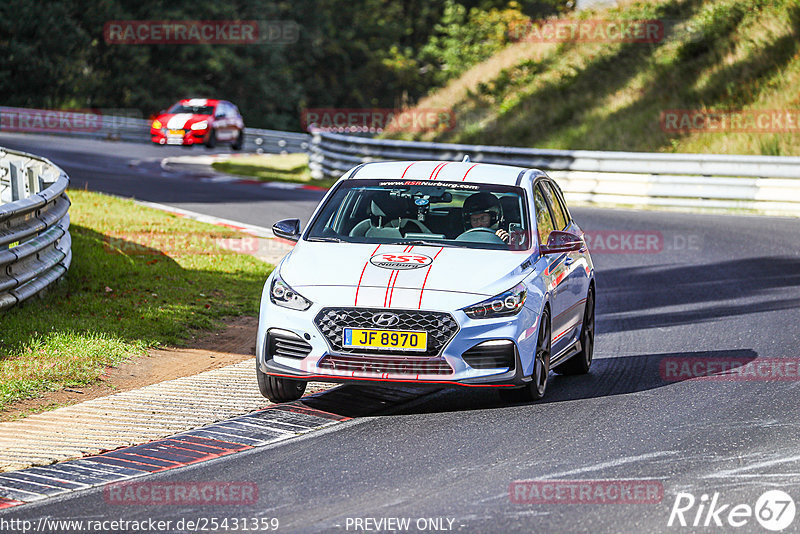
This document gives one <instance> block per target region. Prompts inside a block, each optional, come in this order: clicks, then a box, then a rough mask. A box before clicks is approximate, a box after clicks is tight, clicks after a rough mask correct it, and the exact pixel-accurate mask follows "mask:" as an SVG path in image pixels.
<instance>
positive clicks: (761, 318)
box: [0, 134, 800, 533]
mask: <svg viewBox="0 0 800 534" xmlns="http://www.w3.org/2000/svg"><path fill="white" fill-rule="evenodd" d="M0 146H8V147H10V148H17V149H22V150H26V151H29V152H34V153H37V154H41V155H44V156H46V157H48V158H50V159H52V160H53V161H54V162H55V163H56V164H58V165H60V166H62V167H63V168H64V169H65V170H66V171H67V172H68V173H69V174H70V176H71V177H72V180H73V187H83V186H84V185H85V186H86V187H88V188H89V189H91V190H97V191H104V192H109V193H113V194H116V195H124V196H134V197H136V198H139V199H144V200H150V201H154V202H161V203H165V204H170V205H174V206H178V207H182V208H185V209H191V210H194V211H199V212H202V213H207V214H210V215H215V216H219V217H225V218H229V219H234V220H238V221H241V222H245V223H249V224H254V225H259V226H270V225H271V224H272V223H273V222H275V221H276V220H278V219H281V218H284V217H289V216H299V217H301V218H302V219H304V220H306V219H307V217H308V215H309V214H310V212H311V210H312V209H313V207H314V205H315V204H316V202H317V201H318V200H319V198H320V193H318V192H315V191H305V190H296V191H284V190H278V189H267V188H262V187H259V186H251V185H246V184H224V183H209V182H203V181H201V180H200V179H199V178H198V177H197V176H194V175H192V174H191V173H164V172H163V171H162V169H161V168H160V166H159V164H158V160H159V158H160V157H163V156H164V155H165V154H167V153H170V154H173V153H175V154H178V155H185V154H195V153H197V154H199V153H206V151H205V150H204V149H194V150H185V149H181V148H174V149H172V148H170V149H164V148H162V147H154V146H147V145H133V144H124V143H107V142H100V141H86V140H76V139H64V138H55V137H44V136H11V135H9V134H2V135H0ZM572 211H573V215H574V217H575V218H576V220H577V221H578V223H579V224H580V225H581V226H582V227H583V228H584V230H586V231H587V232H588V233H589V234H590V235H594V236H600V238H601V239H602V240H603V241H602V243H603V246H602V247H601V246H600V242H595V245H596V246H593V247H592V255H593V258H594V261H595V266H596V269H597V292H598V301H597V331H598V337H597V343H596V350H595V361H594V363H593V366H592V370H591V373H590V374H589V375H586V376H580V377H561V376H557V375H554V374H551V375H550V378H551V381H550V383H549V385H548V390H547V395H546V397H545V399H544V400H543V401H540V402H537V403H531V404H518V405H508V404H503V403H502V402H501V401H500V399H499V397H498V395H497V393H496V392H494V391H493V390H491V389H476V390H472V389H444V390H440V391H438V392H433V393H430V392H428V393H425V394H424V395H423V394H421V396H420V397H418V398H417V400H415V401H412V402H411V403H408V404H405V405H403V406H400V407H399V408H395V409H394V410H393V411H390V412H389V413H384V414H382V415H379V416H375V417H367V418H354V419H352V420H350V421H348V422H345V423H342V424H339V425H337V426H336V427H332V428H331V429H330V430H327V431H322V432H319V433H315V434H310V435H308V436H306V437H303V438H300V439H295V440H291V441H289V442H287V443H283V444H277V445H275V446H268V447H265V448H261V449H255V450H252V451H248V452H244V453H240V454H236V455H233V456H230V457H225V458H219V459H217V460H213V461H210V462H207V463H203V464H198V465H196V466H190V467H187V468H183V469H178V470H174V471H170V472H166V473H162V474H157V475H152V476H149V477H147V478H144V479H138V480H139V481H143V480H145V481H148V482H167V481H192V482H206V481H238V482H251V483H255V484H256V485H257V487H258V495H259V497H258V502H257V503H256V504H254V505H245V506H218V505H217V506H195V507H183V506H137V505H134V506H122V505H119V506H114V505H109V504H108V503H107V502H106V500H105V499H104V496H103V490H102V489H95V490H87V491H84V492H79V493H73V494H70V495H68V496H66V497H63V498H54V499H51V500H47V501H45V502H42V503H40V504H36V503H34V504H29V505H25V506H22V507H19V508H16V509H12V510H10V511H6V512H0V518H3V517H12V514H13V517H14V518H19V519H31V520H34V521H36V520H38V519H39V518H41V517H49V518H57V519H67V518H75V519H99V518H106V519H123V520H142V519H147V518H156V519H160V520H172V521H173V524H175V523H174V522H175V521H178V520H180V519H182V518H183V519H187V518H193V519H197V518H210V517H216V518H219V519H220V520H221V519H222V518H234V517H238V518H277V519H278V520H279V524H280V527H279V529H278V530H279V531H284V532H323V531H326V532H338V531H340V532H357V531H358V532H363V531H365V530H366V528H361V529H358V528H356V525H357V524H358V523H356V519H361V520H363V519H364V518H375V519H376V520H380V519H381V518H383V519H386V518H410V529H409V530H410V531H412V532H415V531H417V529H418V527H424V529H425V530H427V531H431V530H435V529H434V528H433V527H439V528H440V530H447V529H451V530H458V531H463V532H506V531H508V532H592V533H599V532H609V533H611V532H661V531H675V532H697V531H703V532H730V531H736V532H766V530H765V529H764V528H763V527H762V526H761V525H760V524H759V522H758V520H757V519H756V517H754V516H750V517H747V516H745V517H744V518H743V519H742V518H739V519H735V518H734V520H738V521H744V526H742V527H740V528H733V527H732V526H731V525H730V524H728V521H729V517H728V514H729V512H730V511H731V509H733V507H734V506H736V505H740V504H746V505H749V506H750V507H751V510H752V509H755V508H756V503H757V501H758V499H759V497H760V496H761V495H762V494H764V493H765V492H766V491H767V490H773V489H777V490H783V491H785V492H787V493H789V494H790V495H791V496H793V497H794V499H795V501H797V500H798V498H800V410H798V406H800V378H798V373H797V371H798V369H797V363H798V361H800V354H798V351H799V350H800V328H798V325H800V253H798V250H800V220H793V219H783V218H765V217H753V216H723V215H696V214H688V213H675V212H656V211H628V210H604V209H588V208H573V209H572ZM593 232H595V233H594V234H592V233H593ZM639 234H642V235H656V236H659V237H658V238H657V242H656V243H657V244H656V246H653V247H651V248H650V249H649V250H648V249H644V250H642V249H639V250H630V249H626V250H620V249H619V248H616V249H614V247H615V246H617V245H619V243H621V242H628V241H630V242H631V243H632V242H634V239H635V236H636V235H639ZM615 236H616V237H615ZM625 236H628V237H625ZM595 239H597V238H596V237H595ZM626 240H628V241H626ZM610 249H614V250H610ZM75 261H80V259H79V258H77V259H76V260H75ZM466 267H467V266H465V268H466ZM709 361H714V362H725V361H733V362H737V365H739V366H740V370H741V369H742V368H749V369H751V370H752V369H753V368H754V366H755V364H759V363H761V362H767V363H768V364H769V365H768V366H766V367H765V366H761V367H758V369H760V370H759V371H758V373H756V374H753V373H751V374H747V373H736V372H734V373H733V375H729V378H728V379H723V380H719V379H717V380H707V379H691V380H690V379H688V378H690V376H688V375H683V374H680V373H679V374H670V371H669V369H671V368H670V367H669V366H670V365H671V364H676V363H677V364H678V365H683V364H685V363H686V362H690V363H696V362H701V363H702V362H709ZM747 366H749V367H747ZM692 368H696V366H695V367H692ZM680 369H683V367H680ZM730 376H732V377H733V378H730ZM351 387H352V386H351ZM554 479H560V480H570V481H605V482H603V483H595V485H594V486H592V488H595V489H596V488H601V489H602V488H606V491H607V493H606V494H605V495H606V496H607V499H608V500H610V501H612V502H598V500H597V499H595V500H594V501H591V500H587V499H585V498H575V499H572V500H573V502H571V503H566V502H565V501H566V500H569V499H566V498H564V497H563V495H562V496H561V497H559V498H558V499H555V498H553V497H552V493H548V494H547V495H550V497H549V498H546V494H545V492H544V491H545V490H544V488H546V487H549V488H550V490H552V487H551V486H548V485H547V484H545V483H544V482H543V481H546V480H554ZM519 480H534V481H540V482H541V483H540V484H537V485H530V486H524V488H529V489H528V490H526V491H522V492H521V493H516V494H515V491H517V489H518V488H516V489H515V490H513V491H512V492H511V494H510V493H509V491H510V487H511V484H512V483H513V482H514V481H519ZM621 480H624V481H644V482H642V484H656V485H657V486H658V487H660V488H663V496H662V495H659V496H658V497H657V498H651V499H649V500H648V502H644V503H639V504H635V503H631V502H626V503H619V502H615V500H614V499H612V498H611V493H610V492H608V488H609V487H611V486H613V485H614V484H616V483H617V482H614V481H621ZM609 481H611V482H609ZM603 484H606V485H605V486H603ZM530 488H539V489H540V490H542V493H541V496H542V498H544V499H545V500H546V502H545V503H543V504H534V503H532V502H529V501H530V500H531V495H532V491H533V490H532V489H530ZM680 492H685V493H689V494H692V495H693V496H694V497H695V498H696V499H697V504H695V505H694V507H692V508H687V511H686V512H685V514H684V516H683V517H684V518H685V520H686V521H687V523H689V524H690V525H691V523H692V522H693V521H695V517H696V515H698V511H700V512H702V513H700V515H699V521H700V523H699V524H698V526H697V527H692V526H687V527H680V526H678V524H679V523H678V520H677V519H675V518H673V519H674V522H673V525H672V527H671V528H669V527H668V526H667V524H668V521H669V519H670V515H671V511H672V508H673V505H674V504H675V502H676V495H678V493H680ZM715 493H717V494H718V495H717V504H716V506H717V508H720V507H721V506H724V505H728V506H727V507H726V509H724V511H723V512H722V513H720V514H719V515H718V516H715V517H707V514H706V510H708V508H709V502H710V501H711V500H712V499H713V498H714V495H715ZM704 494H705V495H706V496H707V497H706V498H705V499H703V501H702V502H704V503H705V504H703V506H705V510H699V504H700V502H701V499H702V495H704ZM645 500H647V499H645ZM515 501H523V502H515ZM590 501H591V502H590ZM686 502H687V501H686V500H684V501H682V505H683V504H685V503H686ZM759 509H761V508H759ZM754 513H755V512H754ZM787 513H788V512H787ZM717 517H718V518H719V519H720V520H721V521H722V524H723V526H722V527H719V526H717V527H715V526H714V524H715V518H717ZM437 518H440V519H441V521H433V520H435V519H437ZM421 519H422V520H423V521H422V522H419V520H421ZM429 519H430V520H431V521H428V520H429ZM707 519H708V521H709V522H710V523H708V524H710V525H711V526H710V527H709V528H706V529H703V528H702V526H700V525H703V524H705V523H704V522H705V521H706V520H707ZM450 520H452V522H451V521H450ZM360 524H361V525H362V527H365V526H366V525H371V526H373V527H374V526H375V524H374V523H364V522H363V521H362V522H361V523H360ZM219 531H220V532H222V531H224V530H223V529H221V528H220V529H219ZM797 531H800V517H798V518H796V519H795V520H794V523H793V524H792V525H791V526H790V527H788V528H787V529H786V530H784V532H797Z"/></svg>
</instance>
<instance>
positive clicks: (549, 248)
mask: <svg viewBox="0 0 800 534" xmlns="http://www.w3.org/2000/svg"><path fill="white" fill-rule="evenodd" d="M584 246H585V245H584V243H583V239H581V237H580V236H577V235H575V234H573V233H570V232H560V231H558V230H554V231H552V232H550V237H548V238H547V244H546V245H542V246H541V248H540V250H539V251H540V252H541V253H542V255H545V254H563V253H565V252H575V251H578V250H580V249H582V248H583V247H584Z"/></svg>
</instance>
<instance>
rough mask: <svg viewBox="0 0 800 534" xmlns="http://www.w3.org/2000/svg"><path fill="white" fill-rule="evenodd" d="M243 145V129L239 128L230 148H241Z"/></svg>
mask: <svg viewBox="0 0 800 534" xmlns="http://www.w3.org/2000/svg"><path fill="white" fill-rule="evenodd" d="M243 146H244V130H239V136H238V137H237V138H236V141H234V142H233V144H232V145H231V148H232V149H233V150H241V149H242V147H243Z"/></svg>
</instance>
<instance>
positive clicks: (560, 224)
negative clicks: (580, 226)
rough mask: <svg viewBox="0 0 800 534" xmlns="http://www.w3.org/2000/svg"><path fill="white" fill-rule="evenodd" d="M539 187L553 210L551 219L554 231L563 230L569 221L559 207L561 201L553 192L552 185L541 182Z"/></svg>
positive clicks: (562, 209)
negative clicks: (553, 223) (554, 226)
mask: <svg viewBox="0 0 800 534" xmlns="http://www.w3.org/2000/svg"><path fill="white" fill-rule="evenodd" d="M541 185H542V186H543V187H542V189H543V190H544V194H545V196H546V197H547V200H548V201H549V202H550V206H551V207H552V208H553V219H554V222H555V225H556V230H563V229H564V228H566V227H567V224H569V220H568V219H567V216H566V214H565V212H564V207H563V206H562V205H561V201H560V200H559V198H558V195H557V194H556V192H555V191H553V185H552V184H550V183H548V182H542V183H541Z"/></svg>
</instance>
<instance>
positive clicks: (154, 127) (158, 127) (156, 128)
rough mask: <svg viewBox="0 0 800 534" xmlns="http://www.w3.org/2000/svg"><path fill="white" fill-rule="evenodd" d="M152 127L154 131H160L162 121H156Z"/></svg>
mask: <svg viewBox="0 0 800 534" xmlns="http://www.w3.org/2000/svg"><path fill="white" fill-rule="evenodd" d="M152 126H153V129H155V130H160V129H161V121H160V120H158V119H156V120H154V121H153V125H152Z"/></svg>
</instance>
